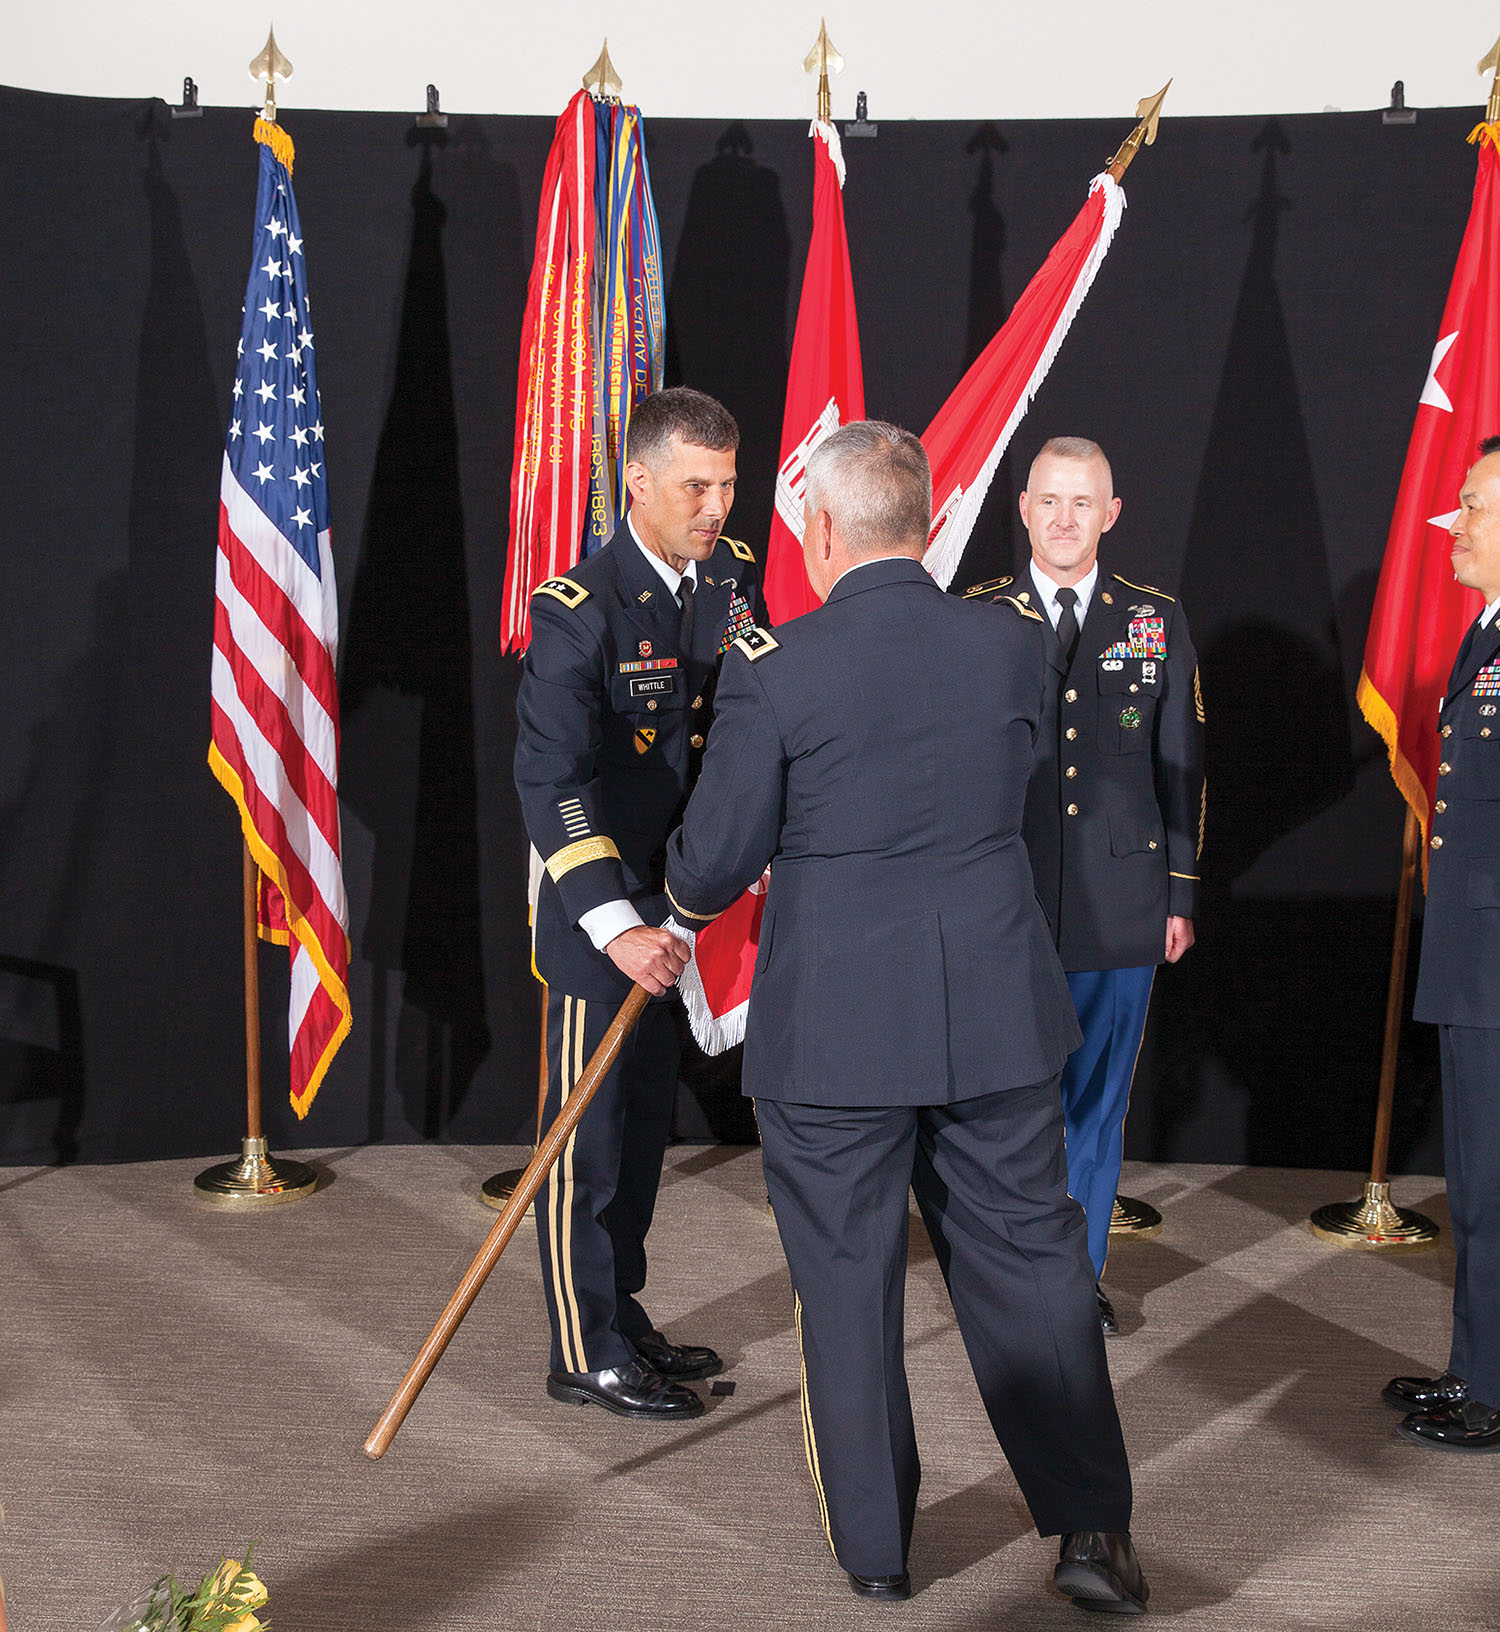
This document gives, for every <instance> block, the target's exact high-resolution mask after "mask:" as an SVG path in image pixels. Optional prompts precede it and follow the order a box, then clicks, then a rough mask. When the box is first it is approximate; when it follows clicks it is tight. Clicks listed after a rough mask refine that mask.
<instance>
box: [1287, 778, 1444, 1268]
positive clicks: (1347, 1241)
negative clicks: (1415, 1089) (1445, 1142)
mask: <svg viewBox="0 0 1500 1632" xmlns="http://www.w3.org/2000/svg"><path fill="white" fill-rule="evenodd" d="M1421 848H1422V829H1421V826H1420V825H1419V823H1418V821H1417V813H1416V811H1415V810H1413V809H1412V807H1411V805H1410V804H1408V805H1407V807H1406V828H1405V831H1404V832H1403V833H1402V836H1401V886H1400V888H1399V890H1398V891H1397V892H1396V929H1395V933H1394V935H1393V936H1392V937H1391V978H1390V984H1389V985H1388V986H1387V988H1386V995H1385V1038H1384V1041H1383V1043H1382V1045H1381V1051H1380V1090H1379V1093H1378V1095H1377V1096H1376V1101H1375V1149H1374V1152H1373V1153H1372V1155H1371V1157H1370V1176H1369V1178H1368V1179H1366V1180H1365V1193H1364V1196H1363V1198H1362V1199H1361V1200H1359V1201H1335V1202H1331V1203H1330V1204H1329V1205H1328V1206H1327V1207H1319V1208H1318V1210H1317V1211H1316V1212H1315V1213H1314V1214H1313V1215H1312V1217H1311V1218H1310V1219H1309V1220H1308V1225H1309V1226H1310V1228H1311V1229H1312V1233H1313V1234H1314V1235H1315V1236H1317V1237H1318V1239H1319V1240H1320V1241H1331V1242H1333V1244H1334V1245H1335V1246H1340V1247H1370V1248H1374V1249H1376V1250H1381V1251H1386V1252H1391V1251H1406V1252H1420V1251H1421V1250H1422V1249H1423V1248H1424V1247H1430V1246H1432V1244H1433V1243H1434V1242H1435V1241H1436V1240H1437V1238H1438V1235H1439V1234H1440V1233H1441V1232H1440V1231H1439V1229H1438V1227H1437V1225H1436V1224H1434V1223H1433V1222H1432V1220H1431V1219H1430V1218H1427V1217H1425V1216H1424V1215H1423V1214H1421V1213H1415V1212H1409V1211H1408V1210H1407V1209H1406V1208H1404V1207H1395V1206H1393V1205H1392V1204H1391V1186H1390V1179H1389V1176H1388V1174H1387V1170H1386V1163H1387V1159H1388V1157H1389V1154H1390V1148H1391V1114H1392V1108H1393V1106H1394V1104H1395V1098H1396V1057H1397V1053H1398V1051H1399V1048H1400V1044H1401V1016H1402V1013H1403V1011H1404V1009H1405V1007H1406V949H1407V944H1408V941H1409V939H1410V935H1411V903H1412V896H1413V895H1414V894H1415V891H1416V882H1417V859H1418V857H1419V856H1420V854H1421Z"/></svg>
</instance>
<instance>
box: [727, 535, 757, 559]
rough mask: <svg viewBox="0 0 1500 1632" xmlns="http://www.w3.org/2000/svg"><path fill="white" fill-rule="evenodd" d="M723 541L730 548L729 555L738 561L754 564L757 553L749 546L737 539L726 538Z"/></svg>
mask: <svg viewBox="0 0 1500 1632" xmlns="http://www.w3.org/2000/svg"><path fill="white" fill-rule="evenodd" d="M721 541H722V542H723V543H725V544H727V545H728V546H729V553H730V554H731V555H733V556H734V558H735V559H736V560H737V561H751V562H753V561H754V560H755V551H754V550H752V549H751V548H750V546H749V545H748V544H741V543H740V541H739V540H738V539H737V538H724V539H722V540H721Z"/></svg>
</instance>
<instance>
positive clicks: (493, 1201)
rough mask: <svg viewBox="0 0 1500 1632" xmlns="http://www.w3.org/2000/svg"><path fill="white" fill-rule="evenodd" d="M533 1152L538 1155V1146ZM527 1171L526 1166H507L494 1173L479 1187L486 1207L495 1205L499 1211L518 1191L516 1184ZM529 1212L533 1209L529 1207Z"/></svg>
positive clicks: (533, 1147) (480, 1195)
mask: <svg viewBox="0 0 1500 1632" xmlns="http://www.w3.org/2000/svg"><path fill="white" fill-rule="evenodd" d="M531 1154H532V1155H533V1156H535V1155H536V1146H535V1145H533V1146H532V1147H531ZM525 1171H526V1169H525V1168H524V1167H505V1168H502V1169H501V1170H500V1171H499V1172H498V1173H492V1174H491V1175H490V1176H489V1178H487V1179H486V1180H485V1181H484V1183H483V1184H481V1185H480V1187H479V1199H480V1200H481V1201H482V1202H483V1203H484V1204H485V1206H486V1207H493V1208H494V1209H495V1211H496V1212H497V1213H498V1212H499V1211H500V1209H501V1208H502V1207H504V1205H505V1204H506V1202H508V1201H509V1200H510V1198H511V1197H512V1196H513V1195H514V1194H515V1193H516V1186H517V1185H518V1184H519V1183H520V1182H521V1175H522V1174H523V1173H524V1172H525ZM526 1210H527V1212H530V1211H531V1210H532V1209H531V1208H529V1207H528V1208H527V1209H526Z"/></svg>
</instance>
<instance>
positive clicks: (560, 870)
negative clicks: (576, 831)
mask: <svg viewBox="0 0 1500 1632" xmlns="http://www.w3.org/2000/svg"><path fill="white" fill-rule="evenodd" d="M610 856H613V857H614V858H615V860H616V861H618V860H619V859H620V852H619V850H618V849H616V847H615V841H614V840H613V839H606V838H604V837H603V836H602V835H598V836H596V837H594V838H592V839H579V840H578V842H577V843H576V844H565V845H564V846H563V847H562V849H561V850H554V851H553V853H552V854H551V855H550V856H548V857H547V862H546V866H547V871H548V872H549V873H550V874H551V875H552V882H553V883H554V884H556V883H558V882H560V881H561V879H562V877H563V874H564V873H571V872H572V871H573V869H574V868H575V867H582V866H584V865H585V864H586V863H588V862H591V861H604V860H606V859H607V858H608V857H610Z"/></svg>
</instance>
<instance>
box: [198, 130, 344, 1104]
mask: <svg viewBox="0 0 1500 1632" xmlns="http://www.w3.org/2000/svg"><path fill="white" fill-rule="evenodd" d="M255 139H256V141H258V142H259V143H260V144H261V148H260V186H259V190H258V192H257V194H256V202H255V252H254V256H253V260H252V265H251V268H250V281H249V284H248V285H247V287H246V290H245V317H244V326H243V328H242V330H241V334H240V351H239V362H238V364H237V365H236V368H235V377H234V409H233V412H232V417H231V418H230V421H229V432H228V435H227V436H226V438H225V444H224V464H223V471H222V475H221V477H220V487H219V553H218V563H217V578H216V581H215V594H216V600H215V605H214V654H213V669H212V691H213V707H212V718H213V742H212V745H211V746H210V748H209V751H208V762H209V764H210V766H212V768H213V772H214V775H215V776H217V777H218V779H219V781H220V782H222V783H223V784H224V787H225V789H226V790H227V791H228V793H229V794H230V795H231V796H232V797H233V799H234V802H235V803H236V804H237V805H238V806H239V810H240V826H241V829H242V831H243V832H244V835H245V843H246V844H247V845H248V846H249V849H250V854H251V855H252V856H253V857H254V858H255V861H256V864H257V865H258V866H259V868H260V871H261V880H260V883H261V889H260V892H259V893H260V900H261V935H262V936H263V937H264V938H265V939H266V940H271V941H277V942H279V943H280V944H282V945H283V946H285V945H290V947H291V965H292V969H291V1001H290V1004H289V1010H288V1033H289V1043H290V1049H291V1084H292V1107H293V1109H294V1110H295V1111H296V1112H297V1115H298V1116H305V1115H306V1114H307V1109H308V1107H309V1106H310V1105H311V1104H312V1099H313V1095H314V1094H315V1093H317V1091H318V1085H319V1083H321V1082H322V1080H323V1076H324V1073H325V1072H326V1071H327V1069H328V1065H329V1062H330V1061H331V1060H332V1058H333V1056H334V1054H335V1053H336V1052H337V1050H338V1047H339V1044H340V1043H342V1042H343V1040H344V1038H345V1037H346V1036H347V1035H348V1032H349V909H348V904H347V902H346V900H345V897H344V871H343V862H342V859H341V853H340V830H339V796H338V777H339V771H338V755H339V696H338V681H337V676H336V667H337V657H338V638H339V634H338V629H339V602H338V590H337V587H336V586H335V584H334V581H333V554H332V550H331V547H330V546H331V540H332V534H331V532H330V527H329V519H328V478H327V475H326V473H325V472H324V469H323V415H322V411H321V408H320V407H319V401H318V379H317V366H316V362H315V359H314V355H313V333H312V320H311V318H310V316H309V309H308V302H307V273H306V269H305V266H304V264H303V259H302V228H301V225H300V223H299V221H298V218H297V200H296V198H295V197H294V196H293V194H292V157H293V155H292V142H291V138H290V137H289V136H288V135H287V134H286V132H285V131H284V130H282V129H281V128H280V126H278V125H275V124H271V123H270V122H268V121H267V120H264V119H257V120H256V122H255Z"/></svg>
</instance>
